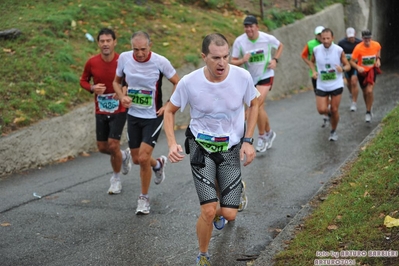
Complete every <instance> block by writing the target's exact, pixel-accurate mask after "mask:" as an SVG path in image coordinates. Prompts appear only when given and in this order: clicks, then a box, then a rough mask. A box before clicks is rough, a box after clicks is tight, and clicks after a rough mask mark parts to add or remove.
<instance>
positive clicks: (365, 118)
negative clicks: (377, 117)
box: [364, 113, 373, 123]
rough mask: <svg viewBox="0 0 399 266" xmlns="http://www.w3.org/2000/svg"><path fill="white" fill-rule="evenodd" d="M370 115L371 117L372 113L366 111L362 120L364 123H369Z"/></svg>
mask: <svg viewBox="0 0 399 266" xmlns="http://www.w3.org/2000/svg"><path fill="white" fill-rule="evenodd" d="M372 117H373V115H372V114H371V113H366V116H365V117H364V120H365V121H366V123H370V122H371V118H372Z"/></svg>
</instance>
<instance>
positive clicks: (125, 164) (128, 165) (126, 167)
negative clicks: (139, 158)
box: [122, 147, 132, 175]
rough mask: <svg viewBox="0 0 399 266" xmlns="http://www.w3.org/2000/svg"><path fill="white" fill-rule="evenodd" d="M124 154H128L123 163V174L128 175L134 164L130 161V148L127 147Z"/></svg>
mask: <svg viewBox="0 0 399 266" xmlns="http://www.w3.org/2000/svg"><path fill="white" fill-rule="evenodd" d="M123 152H124V153H125V154H126V158H125V160H123V162H122V174H124V175H127V174H128V173H129V171H130V169H131V168H132V162H131V161H130V158H131V156H130V148H129V147H127V149H126V150H124V151H123Z"/></svg>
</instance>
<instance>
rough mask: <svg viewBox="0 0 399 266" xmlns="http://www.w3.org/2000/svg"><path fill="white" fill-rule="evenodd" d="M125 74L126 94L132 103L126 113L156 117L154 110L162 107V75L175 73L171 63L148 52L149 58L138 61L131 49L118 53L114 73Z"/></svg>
mask: <svg viewBox="0 0 399 266" xmlns="http://www.w3.org/2000/svg"><path fill="white" fill-rule="evenodd" d="M123 74H125V76H126V83H127V84H128V95H129V96H130V97H131V98H132V105H131V106H130V108H129V110H128V114H129V115H132V116H135V117H140V118H156V117H157V115H156V111H157V110H158V109H159V108H161V107H162V88H161V85H162V77H163V75H165V77H166V78H168V79H170V78H172V77H173V76H174V75H175V74H176V70H175V69H174V68H173V66H172V64H171V63H170V62H169V60H168V59H166V58H165V57H164V56H162V55H159V54H157V53H154V52H150V55H149V59H148V60H147V61H145V62H138V61H136V60H135V59H134V58H133V51H128V52H123V53H121V54H120V55H119V59H118V66H117V68H116V75H117V76H119V77H122V76H123Z"/></svg>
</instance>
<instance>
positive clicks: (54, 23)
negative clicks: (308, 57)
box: [0, 0, 345, 136]
mask: <svg viewBox="0 0 399 266" xmlns="http://www.w3.org/2000/svg"><path fill="white" fill-rule="evenodd" d="M273 2H275V3H278V5H276V4H274V3H273ZM334 2H345V0H323V1H318V0H308V1H307V2H306V3H304V4H303V5H302V8H301V9H295V10H292V8H293V3H294V0H280V1H264V6H265V10H266V12H265V16H264V20H263V23H260V28H261V30H263V31H268V30H272V29H275V28H277V27H280V26H283V25H286V24H290V23H292V22H294V21H295V20H296V19H300V18H302V17H304V15H305V14H311V13H312V12H317V11H320V10H321V9H322V8H323V7H324V6H327V5H330V4H333V3H334ZM258 3H259V1H257V0H248V1H242V0H240V1H238V0H236V1H233V0H207V1H189V0H170V1H144V0H134V1H95V0H85V1H81V0H59V1H54V0H41V1H33V0H21V1H14V0H3V1H1V2H0V9H1V10H3V11H5V10H7V12H2V15H1V17H0V22H1V23H0V25H1V28H0V30H6V29H11V28H17V29H19V30H20V31H21V32H22V35H21V36H20V37H19V38H17V39H14V40H2V39H0V48H1V49H0V61H1V62H2V67H1V68H0V76H1V77H2V78H1V79H0V95H1V96H2V101H0V114H1V116H0V135H1V136H5V135H6V134H8V133H10V132H11V131H13V130H17V129H19V128H21V127H24V126H28V125H30V124H32V123H34V122H37V121H39V120H41V119H44V118H51V117H54V116H59V115H63V114H65V113H66V112H68V111H69V110H71V109H72V108H75V107H76V106H77V105H79V104H82V103H86V102H88V101H90V100H92V95H90V94H88V93H87V92H85V91H83V90H82V89H81V88H80V86H79V78H80V75H81V73H82V70H83V66H84V63H85V62H86V60H87V59H88V57H90V56H91V55H93V54H96V53H98V49H97V45H96V43H95V42H90V41H88V40H87V39H86V37H85V34H86V33H90V34H91V35H92V36H93V37H94V38H95V37H96V34H97V32H98V31H99V29H100V28H102V27H110V28H112V29H114V30H115V32H116V34H117V39H118V45H117V47H116V50H117V52H123V51H126V50H130V49H131V47H130V43H129V40H130V36H131V34H132V33H133V32H134V31H137V30H146V31H147V32H148V33H149V34H150V35H151V38H152V41H153V51H155V52H157V53H160V54H162V55H164V56H166V57H167V58H168V59H169V60H170V61H171V62H172V64H173V65H174V66H175V67H176V68H179V67H181V66H183V65H184V64H187V63H188V64H194V65H195V64H197V63H198V62H199V61H200V60H201V59H200V44H201V41H202V38H203V37H204V36H205V35H206V34H209V33H210V32H216V31H217V32H222V33H223V34H224V35H226V37H227V38H228V40H230V42H231V43H232V42H233V40H234V39H235V37H236V36H238V35H239V34H241V33H242V24H241V22H242V20H243V17H244V16H245V14H244V12H243V11H242V10H246V8H247V7H248V6H251V7H252V9H251V11H253V13H254V14H256V15H258V16H259V15H260V12H259V8H258V7H259V6H258ZM282 7H285V8H282ZM257 8H258V9H257ZM256 11H257V12H256Z"/></svg>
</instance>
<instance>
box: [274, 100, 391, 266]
mask: <svg viewBox="0 0 399 266" xmlns="http://www.w3.org/2000/svg"><path fill="white" fill-rule="evenodd" d="M398 121H399V107H396V108H395V109H394V110H393V111H391V113H390V114H389V115H388V116H387V117H386V118H385V119H384V120H383V122H382V129H381V131H380V132H378V135H377V136H376V137H375V138H374V139H373V140H372V141H371V142H370V143H367V144H366V145H365V146H364V147H362V149H361V151H360V153H359V157H358V158H357V159H356V161H354V162H352V163H351V164H350V165H347V167H346V171H345V172H344V174H343V175H342V176H341V177H339V178H338V179H337V180H335V182H334V183H335V185H334V186H333V187H331V188H330V190H329V191H328V195H327V196H326V200H325V201H323V202H322V203H321V204H320V203H317V202H315V204H316V205H319V204H320V205H319V206H316V207H317V208H316V210H315V211H314V213H312V215H311V216H310V217H309V218H307V219H306V221H305V222H304V224H303V225H301V226H300V227H298V228H297V229H298V230H297V234H296V236H295V238H294V239H293V240H292V241H291V242H290V243H289V247H288V248H287V249H286V250H285V251H283V252H281V253H279V254H278V255H277V256H276V264H275V265H278V266H280V265H296V266H301V265H303V266H305V265H314V260H315V259H331V258H334V257H333V256H331V255H334V254H332V253H331V254H327V253H324V254H322V253H316V252H317V251H326V252H331V251H334V252H338V253H335V254H340V256H339V257H338V258H339V259H351V260H354V261H355V262H356V263H357V264H356V265H364V266H366V265H369V266H388V265H399V258H398V257H393V258H390V257H387V255H385V256H382V257H372V256H371V255H372V254H371V253H370V254H368V253H362V254H367V255H366V256H364V257H363V256H362V255H361V254H359V253H360V251H366V252H369V251H372V250H383V251H388V250H394V251H396V252H398V251H399V227H386V226H384V219H385V217H386V216H387V215H389V216H391V217H393V218H395V219H398V218H399V162H398V158H399V128H398ZM346 251H358V252H359V253H358V254H357V255H353V254H352V255H350V254H345V252H346ZM340 252H342V253H340ZM344 255H346V256H347V257H343V256H344ZM319 265H327V264H319ZM331 265H332V264H331ZM340 265H342V264H340Z"/></svg>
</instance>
